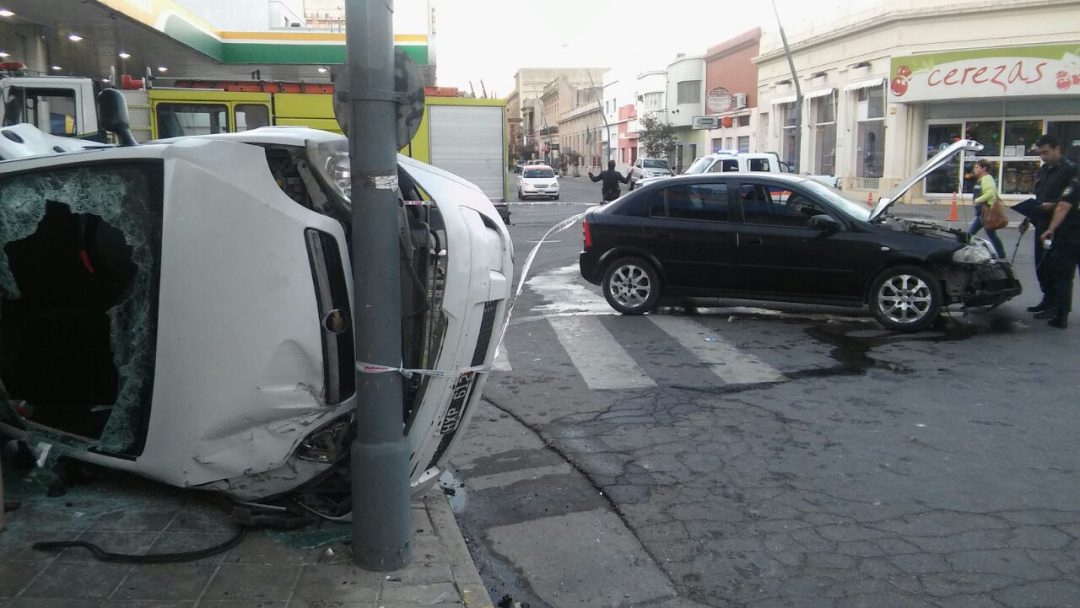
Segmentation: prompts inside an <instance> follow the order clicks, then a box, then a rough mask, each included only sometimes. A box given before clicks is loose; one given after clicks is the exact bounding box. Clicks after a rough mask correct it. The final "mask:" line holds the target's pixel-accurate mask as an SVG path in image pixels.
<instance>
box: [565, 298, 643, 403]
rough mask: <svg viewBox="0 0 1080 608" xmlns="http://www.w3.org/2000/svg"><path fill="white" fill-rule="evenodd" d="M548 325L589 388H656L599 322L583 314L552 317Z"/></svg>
mask: <svg viewBox="0 0 1080 608" xmlns="http://www.w3.org/2000/svg"><path fill="white" fill-rule="evenodd" d="M548 322H549V323H551V327H552V329H554V330H555V335H556V336H557V337H558V338H559V343H561V344H562V346H563V348H564V349H565V350H566V353H567V354H568V355H570V360H571V361H573V363H574V367H576V368H577V370H578V373H580V374H581V377H582V378H583V379H584V380H585V384H587V385H589V388H591V389H598V390H604V389H622V388H645V387H650V386H656V382H654V381H653V379H652V378H650V377H648V376H646V375H645V372H644V370H642V369H641V368H640V367H638V364H637V362H635V361H634V359H633V357H631V356H630V354H629V353H627V352H626V350H625V349H623V347H622V346H620V345H619V343H618V342H616V341H615V338H614V337H612V335H611V332H609V331H608V330H607V328H606V327H604V325H603V324H602V323H600V321H599V319H597V318H595V317H589V316H583V315H582V316H576V317H552V318H550V319H548Z"/></svg>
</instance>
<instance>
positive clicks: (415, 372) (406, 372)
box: [356, 211, 588, 378]
mask: <svg viewBox="0 0 1080 608" xmlns="http://www.w3.org/2000/svg"><path fill="white" fill-rule="evenodd" d="M586 213H588V212H587V211H586V212H582V213H578V214H575V215H573V216H571V217H568V218H566V219H565V220H563V221H561V222H559V223H558V224H555V225H554V226H552V227H551V228H550V229H549V230H548V231H547V232H545V233H544V236H542V237H540V240H539V241H537V243H536V245H535V246H534V247H533V248H532V251H530V252H529V255H528V257H526V258H525V265H524V266H522V268H521V278H520V279H519V280H518V285H517V288H516V289H515V290H514V293H513V296H512V298H511V300H510V306H509V307H508V308H507V310H506V321H505V322H504V323H503V327H502V334H500V336H499V343H498V344H497V345H496V346H495V355H496V356H498V354H499V351H500V350H502V341H503V340H504V339H505V338H506V330H507V328H508V327H510V318H511V316H512V315H513V312H514V305H515V304H517V299H518V296H520V295H521V292H522V291H523V290H524V289H525V280H526V279H527V278H528V276H529V270H531V269H532V264H533V261H534V260H535V259H536V254H537V253H538V252H539V251H540V248H541V247H542V246H543V245H544V243H547V242H548V239H549V238H551V237H552V236H553V235H556V234H558V233H560V232H563V231H564V230H567V229H569V228H570V227H571V226H573V225H574V224H576V223H578V221H579V220H581V218H583V217H585V214H586ZM356 371H358V372H360V373H361V374H393V373H398V374H401V375H403V376H405V377H406V378H411V377H413V376H430V377H433V378H457V377H459V376H461V375H462V374H468V373H475V372H487V371H491V366H490V365H477V366H474V367H468V368H465V369H463V370H461V371H457V372H448V371H443V370H438V369H406V368H405V367H404V366H398V367H390V366H388V365H379V364H377V363H364V362H359V363H357V364H356Z"/></svg>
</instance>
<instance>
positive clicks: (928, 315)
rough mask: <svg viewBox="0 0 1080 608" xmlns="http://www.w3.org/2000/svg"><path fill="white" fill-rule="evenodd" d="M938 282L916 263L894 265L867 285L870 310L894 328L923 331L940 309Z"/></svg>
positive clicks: (881, 321) (888, 326)
mask: <svg viewBox="0 0 1080 608" xmlns="http://www.w3.org/2000/svg"><path fill="white" fill-rule="evenodd" d="M941 299H942V295H941V285H940V284H939V283H938V281H937V279H935V278H934V275H932V274H930V273H929V272H927V271H926V270H923V269H922V268H919V267H917V266H894V267H892V268H889V269H887V270H885V271H884V272H882V273H881V274H880V275H878V277H877V278H876V279H874V283H873V284H872V285H871V286H870V298H869V300H870V302H869V304H870V313H871V314H873V315H874V318H875V319H877V321H878V323H881V325H882V326H884V327H885V328H886V329H891V330H893V331H909V332H915V331H922V330H923V329H926V328H927V327H929V326H930V324H931V323H933V322H934V319H936V318H937V316H938V313H939V312H941Z"/></svg>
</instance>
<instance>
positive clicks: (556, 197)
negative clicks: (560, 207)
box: [551, 194, 559, 201]
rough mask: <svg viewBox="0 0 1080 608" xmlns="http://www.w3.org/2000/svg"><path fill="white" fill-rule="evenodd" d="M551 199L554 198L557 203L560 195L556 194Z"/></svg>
mask: <svg viewBox="0 0 1080 608" xmlns="http://www.w3.org/2000/svg"><path fill="white" fill-rule="evenodd" d="M551 198H552V200H556V201H557V200H559V195H558V194H556V195H555V196H553V197H551Z"/></svg>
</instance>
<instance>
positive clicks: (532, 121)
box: [507, 68, 607, 162]
mask: <svg viewBox="0 0 1080 608" xmlns="http://www.w3.org/2000/svg"><path fill="white" fill-rule="evenodd" d="M606 71H607V68H521V69H519V70H518V71H517V72H515V73H514V90H513V91H512V92H511V94H510V95H509V96H508V98H507V101H508V103H507V120H508V121H509V122H510V124H509V125H508V129H509V130H514V129H515V125H516V130H517V132H518V134H519V137H518V139H516V140H515V142H514V144H511V145H512V146H513V145H516V144H518V142H520V144H519V145H518V147H517V148H516V149H517V150H519V153H517V156H518V157H526V158H545V156H544V147H545V145H546V144H549V143H555V144H556V147H561V143H560V140H559V139H558V137H557V133H558V128H559V117H560V115H561V113H562V112H564V111H567V110H569V109H572V107H573V106H574V104H575V103H576V98H577V96H576V94H574V95H573V98H574V100H575V101H572V102H567V99H569V98H570V96H571V94H570V93H569V91H570V90H571V89H587V88H589V87H590V86H592V85H591V83H592V82H593V79H601V78H603V74H604V72H606ZM564 91H565V92H566V98H563V93H564ZM545 96H546V97H547V103H546V104H545V101H544V99H545ZM514 98H516V100H515V107H510V104H509V102H510V100H512V99H514ZM560 103H562V104H567V103H569V105H564V106H560ZM551 152H553V151H552V150H549V151H548V153H549V156H550V155H551ZM548 160H550V161H551V162H554V158H549V159H548Z"/></svg>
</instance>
